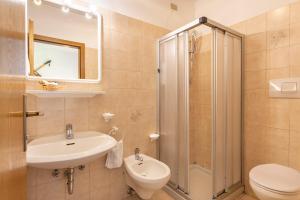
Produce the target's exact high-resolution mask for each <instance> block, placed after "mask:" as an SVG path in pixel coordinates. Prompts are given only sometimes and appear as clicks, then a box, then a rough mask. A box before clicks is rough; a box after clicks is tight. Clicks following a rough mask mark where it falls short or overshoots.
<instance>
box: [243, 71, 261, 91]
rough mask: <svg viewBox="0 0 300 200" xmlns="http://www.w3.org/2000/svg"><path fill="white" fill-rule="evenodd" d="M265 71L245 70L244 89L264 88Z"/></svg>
mask: <svg viewBox="0 0 300 200" xmlns="http://www.w3.org/2000/svg"><path fill="white" fill-rule="evenodd" d="M265 80H266V71H265V70H257V71H246V72H245V89H246V90H253V89H263V88H265Z"/></svg>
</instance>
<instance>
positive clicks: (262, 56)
mask: <svg viewBox="0 0 300 200" xmlns="http://www.w3.org/2000/svg"><path fill="white" fill-rule="evenodd" d="M266 55H267V52H266V51H259V52H254V53H249V54H247V55H246V56H245V71H257V70H263V69H266V65H267V59H266V57H267V56H266Z"/></svg>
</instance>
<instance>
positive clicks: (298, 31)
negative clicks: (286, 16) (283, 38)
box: [290, 23, 300, 45]
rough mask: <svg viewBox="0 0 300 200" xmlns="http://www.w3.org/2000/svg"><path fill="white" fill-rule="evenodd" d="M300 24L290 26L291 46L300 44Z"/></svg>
mask: <svg viewBox="0 0 300 200" xmlns="http://www.w3.org/2000/svg"><path fill="white" fill-rule="evenodd" d="M299 37H300V23H293V24H291V25H290V44H291V45H295V44H300V39H299Z"/></svg>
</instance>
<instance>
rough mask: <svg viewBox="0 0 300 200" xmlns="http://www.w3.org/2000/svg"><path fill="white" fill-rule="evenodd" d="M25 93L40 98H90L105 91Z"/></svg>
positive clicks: (36, 91) (34, 91)
mask: <svg viewBox="0 0 300 200" xmlns="http://www.w3.org/2000/svg"><path fill="white" fill-rule="evenodd" d="M26 94H30V95H34V96H36V97H40V98H59V97H72V98H91V97H94V96H96V95H103V94H105V91H82V90H55V91H50V90H26Z"/></svg>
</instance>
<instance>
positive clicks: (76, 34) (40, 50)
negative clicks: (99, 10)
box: [27, 0, 100, 80]
mask: <svg viewBox="0 0 300 200" xmlns="http://www.w3.org/2000/svg"><path fill="white" fill-rule="evenodd" d="M27 9H28V10H27V15H28V16H27V19H28V60H29V67H28V68H29V69H28V70H27V71H28V74H29V75H30V76H33V77H41V78H46V79H47V78H48V79H66V80H76V79H95V80H97V79H99V71H100V70H99V69H100V63H99V60H100V59H99V56H100V52H99V49H100V48H99V46H100V45H99V44H100V42H99V35H100V33H99V32H98V29H99V28H98V27H100V26H99V22H98V17H97V16H96V15H94V14H92V13H91V12H83V11H80V10H76V9H74V8H71V7H70V6H66V5H64V6H62V5H59V4H55V3H53V2H51V1H50V0H49V1H43V3H42V4H41V5H37V4H35V3H34V2H33V1H31V0H29V1H28V6H27Z"/></svg>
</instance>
